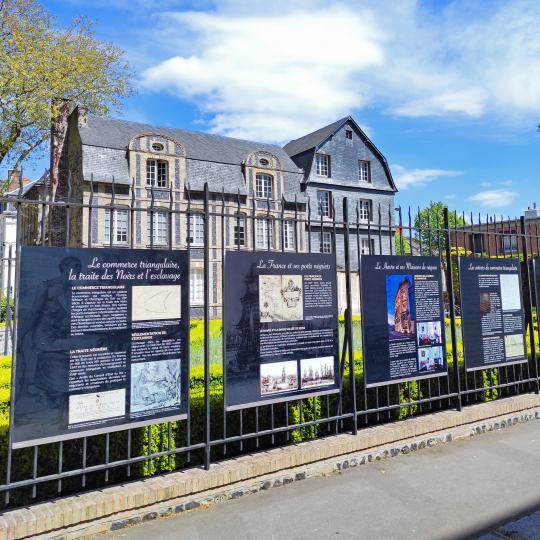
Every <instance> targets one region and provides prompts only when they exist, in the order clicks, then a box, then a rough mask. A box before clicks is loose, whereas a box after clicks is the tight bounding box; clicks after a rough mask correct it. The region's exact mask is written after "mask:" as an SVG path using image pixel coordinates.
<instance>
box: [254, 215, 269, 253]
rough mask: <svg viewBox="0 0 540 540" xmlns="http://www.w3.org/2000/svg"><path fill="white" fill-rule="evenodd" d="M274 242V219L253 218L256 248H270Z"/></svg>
mask: <svg viewBox="0 0 540 540" xmlns="http://www.w3.org/2000/svg"><path fill="white" fill-rule="evenodd" d="M273 244H274V221H273V220H272V219H271V218H257V219H256V220H255V246H256V247H257V249H272V247H273Z"/></svg>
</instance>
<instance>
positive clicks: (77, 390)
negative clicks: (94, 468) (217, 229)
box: [12, 247, 189, 448]
mask: <svg viewBox="0 0 540 540" xmlns="http://www.w3.org/2000/svg"><path fill="white" fill-rule="evenodd" d="M20 261H21V270H20V285H19V290H20V294H19V309H18V320H19V326H18V331H17V356H16V363H15V369H16V379H15V381H16V384H15V392H14V395H13V397H12V407H14V422H13V432H12V444H13V447H14V448H19V447H24V446H29V445H33V444H42V443H46V442H54V441H59V440H65V439H70V438H75V437H80V436H82V435H94V434H97V433H102V432H107V431H115V430H118V429H123V428H126V427H136V426H141V425H146V424H149V423H155V422H158V421H160V420H177V419H182V418H185V417H186V414H187V410H188V408H187V400H188V387H189V351H188V348H189V268H188V257H187V252H185V251H178V250H175V251H167V250H147V249H131V250H125V249H76V248H53V247H23V248H21V258H20Z"/></svg>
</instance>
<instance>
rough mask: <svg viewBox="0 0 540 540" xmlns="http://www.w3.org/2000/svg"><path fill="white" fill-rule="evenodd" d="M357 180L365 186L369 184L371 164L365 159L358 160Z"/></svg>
mask: <svg viewBox="0 0 540 540" xmlns="http://www.w3.org/2000/svg"><path fill="white" fill-rule="evenodd" d="M358 180H360V182H363V183H365V184H370V183H371V162H370V161H368V160H366V159H359V160H358Z"/></svg>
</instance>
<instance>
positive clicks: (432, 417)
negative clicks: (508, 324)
mask: <svg viewBox="0 0 540 540" xmlns="http://www.w3.org/2000/svg"><path fill="white" fill-rule="evenodd" d="M538 418H540V396H538V395H535V394H526V395H522V396H514V397H510V398H505V399H501V400H498V401H493V402H490V403H482V404H479V405H472V406H469V407H466V408H464V409H463V410H462V411H455V410H447V411H441V412H437V413H432V414H428V415H424V416H421V417H417V418H409V419H407V420H403V421H399V422H394V423H392V424H382V425H378V426H373V427H369V428H365V429H361V430H360V431H359V432H358V435H356V436H354V435H351V434H340V435H334V436H330V437H327V438H321V439H316V440H313V441H306V442H303V443H300V444H296V445H291V446H286V447H281V448H273V449H270V450H267V451H263V452H258V453H255V454H249V455H245V456H240V457H237V458H233V459H229V460H226V461H223V462H219V463H215V464H212V466H211V468H210V470H209V471H204V470H202V469H188V470H184V471H180V472H173V473H169V474H166V475H162V476H156V477H152V478H147V479H144V480H136V481H133V482H130V483H124V484H120V485H117V486H111V487H107V488H103V489H101V490H95V491H91V492H87V493H83V494H80V495H75V496H69V497H65V498H60V499H56V500H54V501H50V502H45V503H40V504H36V505H33V506H29V507H26V508H20V509H16V510H12V511H8V512H5V513H4V514H3V515H2V516H0V539H1V540H4V539H6V540H12V539H13V540H15V539H19V538H35V539H37V538H57V539H62V540H71V539H75V538H85V537H86V538H88V537H91V536H93V535H96V534H99V533H103V532H107V531H113V530H118V529H121V528H123V527H126V526H129V525H134V524H136V523H141V522H144V521H148V520H151V519H156V518H158V517H165V516H171V515H175V514H179V513H181V512H185V511H190V510H195V509H198V508H202V507H207V506H210V505H212V504H216V503H219V502H223V501H225V500H229V499H237V498H239V497H242V496H244V495H247V494H251V493H256V492H258V491H261V490H266V489H271V488H273V487H278V486H282V485H286V484H290V483H292V482H296V481H300V480H304V479H305V478H312V477H317V476H324V475H328V474H333V473H339V472H341V471H344V470H346V469H349V468H352V467H357V466H360V465H364V464H367V463H371V462H374V461H379V460H382V459H387V458H389V457H396V456H398V455H401V454H409V453H411V452H415V451H417V450H421V449H423V448H426V447H431V446H435V445H438V444H444V443H447V442H450V441H452V440H456V439H463V438H468V437H471V436H475V435H478V434H481V433H484V432H487V431H493V430H499V429H505V428H507V427H510V426H512V425H515V424H518V423H521V422H526V421H529V420H532V419H538Z"/></svg>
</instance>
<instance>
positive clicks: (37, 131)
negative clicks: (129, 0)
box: [0, 0, 131, 168]
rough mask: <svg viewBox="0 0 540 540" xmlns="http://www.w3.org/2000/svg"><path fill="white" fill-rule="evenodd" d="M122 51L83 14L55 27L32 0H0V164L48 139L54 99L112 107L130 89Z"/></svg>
mask: <svg viewBox="0 0 540 540" xmlns="http://www.w3.org/2000/svg"><path fill="white" fill-rule="evenodd" d="M123 55H124V53H123V51H122V50H120V49H119V48H117V47H115V46H114V45H112V44H110V43H105V42H102V41H99V40H97V39H96V38H95V37H94V36H93V33H92V27H91V24H90V23H89V22H88V21H86V20H84V19H77V20H74V21H72V23H71V24H70V25H69V26H68V27H67V28H61V27H60V26H59V25H58V24H57V23H56V22H55V20H54V19H53V18H52V16H51V15H50V14H49V13H48V12H47V11H46V10H45V9H44V8H43V7H42V6H41V5H39V4H38V3H37V2H36V1H35V0H0V165H6V164H9V165H10V166H11V167H13V168H18V166H19V165H20V163H21V162H22V161H23V160H24V159H25V158H26V157H27V156H28V155H29V154H30V153H31V152H32V151H33V150H35V149H37V148H39V147H40V146H41V145H42V144H43V143H45V142H46V141H47V140H48V139H49V137H50V129H51V119H52V118H55V116H56V113H57V103H58V100H61V99H67V100H72V101H73V102H75V103H78V104H81V105H82V106H85V107H87V108H88V109H89V110H91V111H93V112H94V113H96V114H107V113H109V112H110V111H111V110H112V109H116V108H117V106H118V104H119V101H120V99H121V98H122V97H124V96H126V95H128V94H129V91H130V86H129V83H130V79H131V74H130V73H129V70H128V66H127V64H126V62H125V61H124V59H123Z"/></svg>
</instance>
